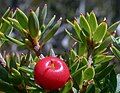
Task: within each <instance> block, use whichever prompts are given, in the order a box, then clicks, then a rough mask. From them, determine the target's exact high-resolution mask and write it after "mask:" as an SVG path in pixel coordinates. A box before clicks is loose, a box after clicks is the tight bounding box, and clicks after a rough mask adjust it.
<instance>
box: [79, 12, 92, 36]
mask: <svg viewBox="0 0 120 93" xmlns="http://www.w3.org/2000/svg"><path fill="white" fill-rule="evenodd" d="M80 27H81V28H82V30H83V33H84V34H85V35H86V36H88V37H90V38H91V28H90V25H89V23H88V21H87V20H86V18H85V17H84V15H83V14H81V15H80Z"/></svg>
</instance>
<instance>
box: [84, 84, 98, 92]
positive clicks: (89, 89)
mask: <svg viewBox="0 0 120 93" xmlns="http://www.w3.org/2000/svg"><path fill="white" fill-rule="evenodd" d="M85 93H96V91H95V85H94V84H90V85H89V86H88V88H87V90H86V92H85Z"/></svg>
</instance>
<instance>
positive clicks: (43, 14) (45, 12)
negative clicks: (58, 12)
mask: <svg viewBox="0 0 120 93" xmlns="http://www.w3.org/2000/svg"><path fill="white" fill-rule="evenodd" d="M41 16H42V18H43V24H45V19H46V16H47V4H45V5H44V7H43V9H42V14H41Z"/></svg>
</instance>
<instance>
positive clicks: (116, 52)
mask: <svg viewBox="0 0 120 93" xmlns="http://www.w3.org/2000/svg"><path fill="white" fill-rule="evenodd" d="M110 50H111V51H112V52H113V54H114V55H115V56H116V58H117V59H118V60H120V51H119V50H118V49H117V48H116V47H115V46H111V47H110Z"/></svg>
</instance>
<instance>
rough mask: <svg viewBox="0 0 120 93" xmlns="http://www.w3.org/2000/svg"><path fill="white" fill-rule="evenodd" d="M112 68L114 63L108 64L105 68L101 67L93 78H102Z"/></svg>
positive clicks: (98, 79)
mask: <svg viewBox="0 0 120 93" xmlns="http://www.w3.org/2000/svg"><path fill="white" fill-rule="evenodd" d="M113 68H114V65H109V66H107V67H106V68H105V69H103V70H102V71H101V72H99V73H97V74H96V75H95V80H97V81H100V80H102V79H103V78H105V77H106V76H107V75H108V74H109V73H110V72H111V71H112V70H113Z"/></svg>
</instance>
